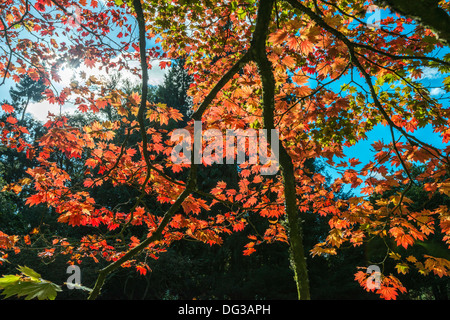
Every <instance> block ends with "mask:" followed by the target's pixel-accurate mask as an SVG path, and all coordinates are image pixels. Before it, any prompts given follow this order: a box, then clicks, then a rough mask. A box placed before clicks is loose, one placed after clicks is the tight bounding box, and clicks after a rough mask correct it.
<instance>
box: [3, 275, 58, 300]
mask: <svg viewBox="0 0 450 320" xmlns="http://www.w3.org/2000/svg"><path fill="white" fill-rule="evenodd" d="M58 291H62V290H61V288H60V287H59V286H58V285H56V284H54V283H51V282H49V281H45V280H43V281H40V282H34V281H18V282H17V283H16V284H14V285H10V286H8V287H7V288H6V289H5V290H4V291H3V295H5V299H6V298H9V297H11V296H15V295H16V296H17V297H19V298H20V297H25V300H31V299H34V298H38V299H39V300H54V299H55V298H56V295H57V292H58Z"/></svg>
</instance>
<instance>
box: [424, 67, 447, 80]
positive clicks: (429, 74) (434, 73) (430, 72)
mask: <svg viewBox="0 0 450 320" xmlns="http://www.w3.org/2000/svg"><path fill="white" fill-rule="evenodd" d="M422 71H423V73H422V79H430V80H432V79H438V78H440V77H441V76H442V74H441V73H440V72H439V70H437V69H436V68H430V67H425V68H423V69H422Z"/></svg>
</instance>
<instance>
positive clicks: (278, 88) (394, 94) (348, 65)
mask: <svg viewBox="0 0 450 320" xmlns="http://www.w3.org/2000/svg"><path fill="white" fill-rule="evenodd" d="M377 3H378V2H377ZM373 4H374V3H373V2H372V1H362V0H351V1H349V0H345V1H343V0H342V1H341V0H337V1H325V0H317V1H297V0H284V1H274V0H261V1H255V0H233V1H215V2H211V1H206V0H205V1H180V0H178V1H176V0H174V1H156V0H155V1H154V0H145V1H143V2H141V1H140V0H127V1H122V0H116V1H105V2H99V1H96V0H90V1H79V2H78V3H76V2H73V1H69V0H37V1H35V2H33V3H31V2H29V1H4V2H2V3H1V4H0V9H1V12H2V14H1V16H0V36H1V37H2V44H3V46H2V48H3V53H1V54H0V74H1V76H2V80H0V81H1V82H0V83H1V85H6V84H7V83H11V82H12V83H15V84H16V85H17V87H16V90H13V91H11V92H12V98H13V99H15V100H16V101H15V102H14V101H13V102H7V101H5V102H3V103H2V104H1V109H2V112H3V116H2V118H1V120H0V130H1V131H0V139H1V142H0V143H1V145H0V147H1V148H2V150H8V152H13V153H8V154H5V157H6V158H8V159H11V160H14V159H16V158H15V157H16V156H17V157H19V155H20V157H25V158H26V160H27V162H25V161H17V162H16V161H10V162H11V163H15V164H20V166H21V167H20V168H18V170H17V171H15V170H13V168H2V170H3V171H4V172H5V175H9V176H8V177H7V179H6V180H8V181H5V185H4V186H3V191H4V192H8V193H9V194H10V195H12V194H15V195H16V196H17V197H18V198H20V199H22V201H23V202H25V204H26V205H27V206H29V207H30V208H35V209H36V211H37V212H40V213H41V214H42V216H41V217H44V215H45V217H46V219H48V220H46V222H48V223H43V222H41V223H39V225H38V227H36V226H31V225H30V227H28V226H26V227H25V228H15V227H14V228H9V229H7V230H5V229H3V226H2V229H3V231H0V250H1V251H0V257H1V258H2V259H6V258H8V255H9V254H11V253H15V254H19V253H20V252H21V251H23V250H26V249H27V248H28V249H30V248H32V247H33V246H34V244H36V243H43V244H44V246H43V247H42V249H41V250H40V252H38V254H37V255H38V257H40V258H46V259H52V258H54V257H55V256H61V255H62V256H64V257H66V260H67V262H69V263H76V264H81V263H83V261H86V260H91V259H92V261H94V262H96V263H98V264H99V265H102V268H101V269H100V270H99V273H98V278H97V280H96V281H95V285H94V286H93V289H92V291H91V292H90V295H89V298H90V299H95V298H97V297H98V296H99V295H101V289H102V288H103V284H104V283H105V281H106V280H107V278H108V277H109V276H110V274H111V273H112V272H114V271H116V270H118V269H119V268H125V269H126V268H130V267H132V268H134V269H135V270H136V271H137V272H138V273H139V274H141V275H142V276H146V275H147V273H148V272H149V271H150V270H151V267H150V265H151V264H152V263H153V262H154V261H152V262H149V260H151V259H153V260H155V261H156V260H158V259H159V258H160V257H161V256H163V255H164V254H165V253H167V252H168V251H169V249H171V248H173V247H174V246H176V243H178V242H180V241H183V240H195V241H198V242H201V243H204V244H206V245H207V246H208V245H209V246H220V245H224V240H225V239H230V238H232V236H234V235H235V234H239V235H244V236H245V239H246V240H245V243H242V244H240V246H241V247H240V248H235V247H233V250H238V251H240V253H241V254H242V255H243V256H245V257H247V256H249V257H251V256H252V255H253V254H255V252H257V251H258V249H260V248H263V247H264V246H266V245H268V244H274V243H276V244H280V243H281V244H286V245H287V246H288V248H289V251H288V253H287V257H286V260H288V261H289V262H290V265H291V268H292V272H293V278H294V280H295V284H296V289H297V297H298V298H300V299H309V298H311V294H310V275H311V270H308V265H312V266H314V262H311V261H310V259H307V257H308V256H309V255H310V254H311V255H312V257H321V258H325V259H328V257H329V256H335V255H338V256H339V254H341V255H345V253H342V251H343V250H342V249H343V248H344V247H346V246H347V247H350V248H356V249H360V248H362V247H364V246H367V247H370V246H371V245H374V244H379V243H384V244H385V246H384V247H383V245H381V246H379V245H375V247H377V248H376V249H377V250H379V248H380V247H382V248H383V249H384V255H380V258H381V259H382V261H383V263H381V264H382V265H383V266H385V267H388V266H389V264H388V263H384V262H386V261H389V262H390V263H391V264H393V265H392V266H390V268H389V269H388V268H386V269H385V270H383V273H382V275H381V284H380V287H378V288H375V289H374V288H370V287H368V285H367V284H368V282H367V280H368V278H369V276H370V275H369V274H368V273H367V272H366V270H367V265H359V266H358V265H355V266H354V268H355V270H358V269H356V268H357V267H359V268H361V269H360V270H359V271H357V272H356V271H353V272H356V273H355V274H354V280H355V281H356V283H359V284H360V285H361V287H362V289H364V290H366V291H369V292H376V294H377V295H378V296H380V297H381V298H383V299H396V298H398V297H399V296H401V295H404V294H406V293H407V288H406V287H405V286H404V284H403V283H402V282H401V280H400V278H401V276H402V275H405V274H408V273H409V272H411V270H412V269H415V270H417V271H418V273H419V274H424V275H430V274H433V275H435V276H437V277H439V278H443V277H447V276H448V275H449V272H450V260H449V259H448V249H449V246H450V215H449V211H448V206H447V205H446V201H447V198H446V197H444V196H449V195H450V178H449V176H448V167H449V157H448V153H449V152H450V149H449V148H448V142H449V141H450V140H449V133H450V131H449V127H448V125H449V123H450V120H449V112H448V102H447V98H448V97H447V94H448V92H449V91H450V89H449V88H450V87H449V85H448V84H449V79H450V77H449V75H448V73H449V70H450V62H449V61H450V59H449V55H448V54H445V52H444V53H442V51H445V50H442V49H448V48H447V47H446V45H447V44H446V41H445V39H441V38H440V35H441V34H442V33H440V32H438V35H436V34H435V33H433V31H432V30H430V29H428V28H427V26H422V25H420V24H417V22H415V21H414V20H412V19H411V18H409V17H405V16H402V15H401V14H395V13H392V12H390V11H387V8H388V7H385V8H384V9H385V10H386V11H383V18H382V19H380V21H379V25H378V26H374V25H372V24H369V23H368V22H367V21H368V20H369V18H370V8H373ZM433 5H436V6H438V7H439V14H440V15H442V14H445V15H448V10H449V6H448V3H446V2H439V4H436V3H433ZM400 13H401V12H400ZM438 31H439V30H438ZM29 35H31V36H29ZM148 44H151V45H148ZM153 62H157V63H158V64H159V66H160V67H161V68H162V69H165V68H167V67H171V68H172V69H171V72H169V73H168V75H167V76H166V80H165V83H164V84H163V86H161V87H160V89H156V90H155V91H153V90H152V89H151V88H149V69H150V68H151V66H152V65H153ZM136 63H137V64H138V66H137V64H136ZM136 66H137V67H136ZM63 70H72V72H73V77H72V79H70V81H69V83H66V82H67V81H63V79H62V78H61V74H62V71H63ZM112 70H113V71H114V72H116V73H117V72H118V73H125V72H126V73H129V74H130V75H129V76H130V77H133V76H137V77H138V78H139V80H140V83H139V85H138V86H137V87H134V86H132V85H130V83H128V84H127V85H126V86H121V84H122V83H121V80H120V77H117V78H115V79H114V78H109V80H108V79H104V78H103V77H102V76H101V72H107V73H108V72H111V71H112ZM427 73H428V75H427ZM429 73H432V74H433V75H434V76H433V77H436V78H438V82H439V83H438V88H439V91H438V92H439V95H437V96H436V94H435V93H436V91H435V90H433V89H436V88H433V87H432V85H430V84H429V83H427V82H426V79H427V77H430V76H429ZM178 80H180V81H179V82H177V81H178ZM34 84H35V85H34ZM21 95H22V98H24V99H25V98H26V102H25V101H22V99H20V96H21ZM39 97H42V98H43V100H45V102H46V103H48V104H54V105H58V106H60V108H61V109H63V108H64V107H66V106H68V105H73V106H75V107H76V108H77V110H78V111H79V112H80V114H81V116H79V117H78V118H77V117H72V116H68V115H66V114H63V113H61V114H49V117H48V121H47V122H46V123H44V124H43V126H42V127H41V128H40V129H39V130H43V133H42V134H41V131H39V130H37V129H36V131H33V130H32V128H34V126H35V124H33V123H32V122H30V121H28V120H26V119H25V118H24V114H25V111H26V109H27V105H28V103H29V102H30V101H40V99H39ZM84 115H89V116H86V117H85V116H84ZM199 121H201V122H202V128H203V130H204V131H206V130H208V129H215V130H217V131H218V132H220V133H223V134H224V133H226V132H227V130H230V129H233V130H236V129H242V130H249V129H254V130H258V129H266V130H270V129H274V130H275V129H276V130H277V131H278V140H276V141H275V142H272V141H271V139H267V140H268V141H271V142H270V144H269V146H270V147H272V148H273V147H274V143H276V144H277V145H279V153H278V154H277V155H276V157H277V159H276V160H274V163H276V164H278V165H279V171H278V172H277V174H275V175H266V174H264V173H265V171H264V170H265V169H266V167H267V164H264V163H263V162H262V161H259V162H257V163H254V162H253V161H250V159H246V161H245V162H244V163H237V155H236V154H234V155H233V156H234V157H233V161H234V162H233V163H232V164H230V163H227V165H226V166H225V165H224V164H221V163H214V162H212V163H211V161H210V160H211V159H209V160H208V159H206V160H205V159H203V162H201V163H181V164H180V163H177V162H176V161H174V159H173V158H172V157H171V154H172V151H173V150H174V149H175V148H174V147H175V145H176V143H175V141H173V140H172V139H171V136H172V134H173V133H174V132H175V130H177V129H184V131H183V132H190V133H192V132H193V130H194V129H195V128H196V126H195V125H196V124H198V122H199ZM383 126H384V127H385V128H386V129H387V130H386V132H387V138H386V139H387V140H385V139H380V140H378V141H374V142H373V141H372V143H371V148H372V150H366V151H367V155H368V156H369V160H366V159H365V157H363V156H365V155H366V154H361V157H360V158H361V159H359V158H356V157H353V156H350V157H348V156H346V152H347V150H348V149H347V148H350V147H352V146H353V147H354V146H355V145H356V144H357V143H358V142H362V141H363V140H364V139H366V138H367V137H368V136H369V135H370V133H371V131H372V130H374V128H380V127H383ZM424 129H427V130H431V131H432V132H433V133H434V136H433V137H434V139H431V138H430V140H432V141H428V140H427V142H425V141H423V140H422V139H420V138H419V135H418V133H419V132H420V130H424ZM259 142H260V143H261V139H259ZM201 143H202V145H201V146H200V147H201V149H203V151H205V150H207V148H211V147H213V146H215V145H214V144H213V143H210V141H209V140H208V139H203V141H202V142H201ZM249 145H250V146H251V142H249ZM222 147H223V146H222ZM226 147H228V146H226ZM191 149H192V150H191V159H194V158H195V157H194V156H195V155H196V154H195V152H196V148H191ZM226 149H228V148H226ZM214 150H215V151H216V154H217V148H216V149H214ZM371 151H373V152H371ZM248 152H249V151H248V150H247V155H248ZM16 160H17V159H16ZM22 160H23V159H22ZM218 160H219V162H220V161H221V162H225V161H224V160H225V157H222V158H220V156H219V158H218ZM259 160H261V159H259ZM319 160H320V161H323V162H324V163H326V165H327V166H329V167H332V168H333V170H335V172H338V175H334V176H332V177H330V178H329V179H327V177H326V175H325V173H324V172H319V171H317V170H315V168H314V167H313V166H312V165H311V164H312V163H318V161H319ZM418 165H419V166H420V167H421V168H422V170H421V171H420V172H415V171H414V167H417V166H418ZM2 183H3V182H2ZM419 185H420V186H421V189H420V198H421V199H427V200H426V201H427V202H425V203H426V204H428V201H430V202H432V203H433V205H430V206H425V205H422V206H421V205H418V204H417V201H416V202H415V201H414V200H413V198H414V197H413V196H415V194H414V192H419V191H418V190H416V189H415V187H416V186H419ZM345 186H350V187H351V188H352V189H356V188H360V190H361V195H358V194H354V195H349V196H347V197H343V196H342V192H343V189H344V187H345ZM0 199H1V198H0ZM2 201H3V200H2ZM43 220H44V219H41V221H43ZM324 220H325V223H326V224H324ZM255 221H257V222H258V223H256V222H255ZM324 225H327V227H328V229H327V231H326V233H323V229H322V228H323V226H324ZM314 228H317V230H319V229H320V232H317V233H316V235H318V234H320V235H319V236H311V234H308V232H309V231H308V229H310V230H313V229H314ZM5 231H8V232H7V233H6V232H5ZM314 238H315V240H316V241H315V243H314V244H312V243H311V242H310V241H311V239H314ZM436 242H438V243H439V245H437V246H436V245H435V243H436ZM437 248H439V250H437ZM377 250H375V251H377ZM424 250H425V251H424ZM432 252H434V253H432ZM378 253H379V252H377V254H378ZM358 254H360V252H359V253H358ZM367 260H369V259H367ZM1 261H2V260H0V262H1ZM327 261H331V260H327ZM367 262H370V261H367ZM255 263H257V262H255ZM330 263H331V262H330ZM316 267H317V266H316ZM20 271H21V272H22V275H17V276H12V275H6V276H4V277H3V278H2V279H3V280H2V281H3V282H2V286H3V287H2V288H3V290H4V293H6V295H7V296H11V295H15V294H19V295H24V296H25V297H26V298H33V297H37V298H39V299H41V298H54V295H55V294H56V291H57V290H56V287H54V286H53V285H52V284H50V283H49V282H46V281H43V280H41V279H40V275H39V276H37V274H36V273H33V272H32V271H30V269H27V268H25V267H22V268H21V269H20ZM349 272H350V271H349ZM313 280H314V277H312V278H311V281H313ZM314 281H317V280H314ZM22 288H23V291H20V290H22Z"/></svg>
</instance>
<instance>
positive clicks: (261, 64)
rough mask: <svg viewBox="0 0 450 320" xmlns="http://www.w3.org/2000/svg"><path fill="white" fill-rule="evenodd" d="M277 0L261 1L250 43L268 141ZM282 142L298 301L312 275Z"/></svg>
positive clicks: (271, 123)
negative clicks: (270, 41)
mask: <svg viewBox="0 0 450 320" xmlns="http://www.w3.org/2000/svg"><path fill="white" fill-rule="evenodd" d="M273 5H274V0H261V3H260V7H259V9H258V15H257V20H256V26H255V32H254V37H253V40H252V46H251V49H250V50H251V56H252V58H253V60H254V61H255V62H256V64H257V66H258V70H259V74H260V76H261V81H262V88H263V93H262V106H263V122H264V127H265V128H266V129H267V132H268V137H267V141H268V143H269V144H270V141H272V139H271V136H270V131H271V130H272V129H275V126H274V110H275V90H276V88H275V77H274V75H273V71H272V69H273V68H272V63H271V62H270V61H269V59H268V58H267V52H266V38H267V34H268V26H269V23H270V20H271V17H272V10H273ZM278 143H279V153H280V154H279V159H278V160H279V163H280V167H281V171H282V177H283V184H284V197H285V211H286V216H287V226H288V234H289V243H290V260H291V261H290V262H291V267H292V269H293V271H294V279H295V283H296V286H297V295H298V299H299V300H309V299H310V298H311V297H310V290H309V277H308V269H307V265H306V257H305V250H304V247H303V230H302V219H301V216H300V211H299V210H298V206H297V196H296V188H295V176H294V171H295V170H294V165H293V162H292V158H291V157H290V156H289V154H288V152H287V151H286V149H285V148H284V146H283V144H282V141H280V140H278Z"/></svg>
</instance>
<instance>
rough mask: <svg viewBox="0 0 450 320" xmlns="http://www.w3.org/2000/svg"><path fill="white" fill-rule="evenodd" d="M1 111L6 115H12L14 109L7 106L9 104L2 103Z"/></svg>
mask: <svg viewBox="0 0 450 320" xmlns="http://www.w3.org/2000/svg"><path fill="white" fill-rule="evenodd" d="M2 109H3V111H5V112H6V113H13V112H14V107H13V106H11V105H9V104H7V103H4V104H3V105H2Z"/></svg>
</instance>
